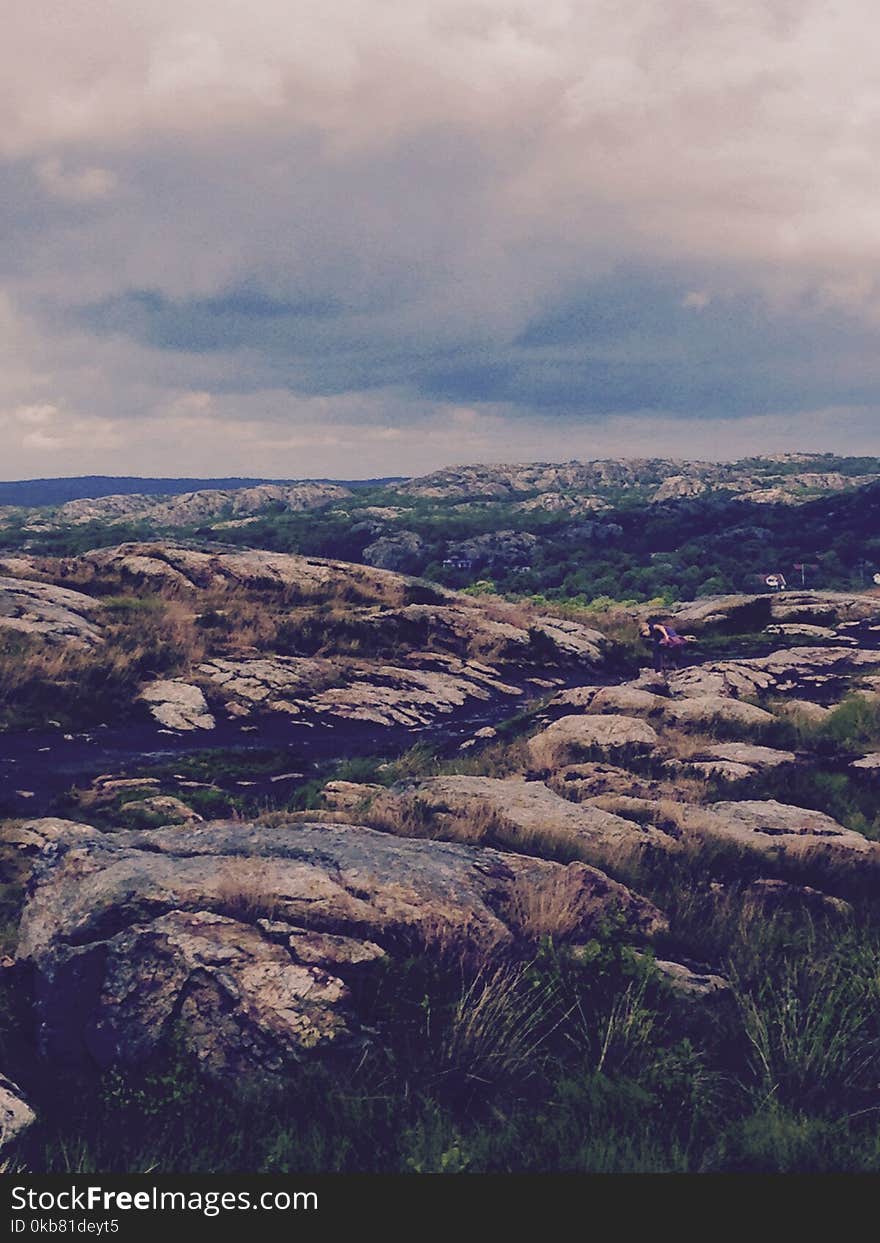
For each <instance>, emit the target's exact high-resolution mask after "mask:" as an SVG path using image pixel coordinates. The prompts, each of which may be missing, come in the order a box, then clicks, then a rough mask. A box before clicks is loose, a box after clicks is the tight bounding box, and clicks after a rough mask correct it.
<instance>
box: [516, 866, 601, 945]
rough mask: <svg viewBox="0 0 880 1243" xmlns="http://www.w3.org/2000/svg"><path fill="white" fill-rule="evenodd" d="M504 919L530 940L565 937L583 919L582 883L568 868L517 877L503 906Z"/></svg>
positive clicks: (561, 938)
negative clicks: (547, 873) (538, 875)
mask: <svg viewBox="0 0 880 1243" xmlns="http://www.w3.org/2000/svg"><path fill="white" fill-rule="evenodd" d="M506 916H507V919H508V922H509V923H510V924H511V925H512V926H513V927H515V928H516V929H517V931H519V932H521V933H522V935H523V936H525V937H527V938H528V939H529V940H532V941H540V940H541V939H542V938H543V937H550V938H551V939H552V940H553V941H565V940H567V939H569V938H570V937H571V936H572V935H573V934H574V933H575V932H577V930H578V929H579V928H580V926H581V922H582V919H583V884H582V881H581V878H580V876H578V875H577V873H576V872H575V871H572V870H570V869H569V868H564V869H561V870H559V871H555V872H554V873H553V874H552V875H550V876H544V877H540V878H539V879H535V880H533V879H531V878H530V877H528V876H518V877H517V878H516V880H515V882H514V884H513V887H512V889H511V893H510V899H509V903H508V906H507V909H506Z"/></svg>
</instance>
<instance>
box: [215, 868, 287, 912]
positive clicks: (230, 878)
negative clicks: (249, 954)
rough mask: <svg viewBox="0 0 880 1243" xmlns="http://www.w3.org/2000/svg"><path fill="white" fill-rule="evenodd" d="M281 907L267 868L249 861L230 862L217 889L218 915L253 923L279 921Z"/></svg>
mask: <svg viewBox="0 0 880 1243" xmlns="http://www.w3.org/2000/svg"><path fill="white" fill-rule="evenodd" d="M280 908H281V904H280V902H279V899H278V896H277V894H276V893H275V892H274V890H273V889H272V886H271V885H270V884H269V880H268V874H267V870H266V868H265V866H264V865H261V864H260V863H259V862H255V861H254V860H250V859H234V860H230V862H229V863H228V864H227V866H226V868H225V869H224V872H223V874H222V876H221V877H220V881H219V883H218V886H217V890H216V908H215V909H216V910H217V913H218V914H220V915H228V916H229V918H230V919H237V920H239V921H240V922H241V923H246V924H253V923H256V921H257V920H258V919H277V918H278V915H279V913H280Z"/></svg>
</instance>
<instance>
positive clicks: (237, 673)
mask: <svg viewBox="0 0 880 1243" xmlns="http://www.w3.org/2000/svg"><path fill="white" fill-rule="evenodd" d="M405 659H406V662H407V663H406V664H399V665H390V664H384V663H382V662H378V661H377V662H372V663H371V662H367V661H353V660H345V659H342V658H323V657H307V656H256V657H249V658H246V659H241V660H231V659H217V660H212V661H207V662H205V663H204V664H202V665H200V666H199V674H200V675H201V677H203V678H204V679H205V684H206V685H211V686H213V687H214V688H216V691H217V692H218V693H220V694H222V695H223V697H224V699H225V700H226V707H227V711H230V710H232V709H237V711H236V712H235V713H234V714H235V715H239V714H241V713H242V712H245V713H246V712H250V711H253V710H255V709H259V710H260V711H263V712H279V713H285V714H286V715H288V716H300V715H302V714H303V713H310V714H313V715H315V716H317V717H322V718H327V719H334V718H335V719H336V720H340V721H365V722H369V723H370V724H372V725H378V726H383V727H390V726H398V725H405V726H422V725H429V724H431V723H432V722H433V721H435V720H437V718H438V717H441V716H444V715H449V714H450V713H451V712H454V711H456V710H457V709H458V708H461V707H463V706H465V705H466V704H468V703H474V702H479V703H486V702H488V701H489V700H490V699H492V697H493V696H504V697H508V698H516V697H518V696H520V695H521V694H522V692H521V691H520V689H519V688H518V687H516V686H511V685H509V684H508V683H507V682H505V681H503V680H502V679H501V678H500V677H499V675H498V673H497V671H496V670H495V669H493V668H491V667H489V666H487V665H484V664H482V663H480V662H478V661H469V660H461V659H459V658H457V657H454V656H451V655H449V654H444V653H431V654H428V653H421V654H419V653H411V654H410V655H409V656H407V657H405Z"/></svg>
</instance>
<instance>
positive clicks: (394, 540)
mask: <svg viewBox="0 0 880 1243" xmlns="http://www.w3.org/2000/svg"><path fill="white" fill-rule="evenodd" d="M425 552H426V545H425V541H424V540H423V539H422V537H421V536H420V535H417V534H416V533H415V531H399V532H395V534H394V535H386V536H383V537H382V538H381V539H378V540H375V541H374V542H373V543H372V544H368V545H367V547H366V548H365V549H364V551H363V558H364V561H365V562H366V563H367V565H374V566H377V567H378V568H379V569H382V570H396V571H398V572H403V573H404V574H410V573H412V572H413V571H414V570H417V569H419V567H420V566H421V564H422V563H423V561H424V560H425Z"/></svg>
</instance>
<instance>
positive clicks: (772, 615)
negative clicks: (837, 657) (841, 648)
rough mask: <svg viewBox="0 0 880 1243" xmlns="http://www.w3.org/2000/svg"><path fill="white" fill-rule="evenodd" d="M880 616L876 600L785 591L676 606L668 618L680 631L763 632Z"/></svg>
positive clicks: (712, 598)
mask: <svg viewBox="0 0 880 1243" xmlns="http://www.w3.org/2000/svg"><path fill="white" fill-rule="evenodd" d="M878 612H880V601H878V598H877V597H876V596H870V595H861V594H857V593H853V592H844V591H785V592H774V593H772V594H770V593H760V594H755V595H726V596H705V597H702V598H701V599H699V600H692V601H690V602H688V603H687V604H678V605H674V606H673V607H672V608H671V609H670V610H669V615H670V616H671V617H674V618H675V621H676V625H677V627H679V628H682V627H686V628H690V629H694V630H701V629H704V628H711V627H713V626H723V625H727V626H733V625H735V624H736V623H737V622H739V623H740V624H741V625H742V627H743V628H746V627H749V628H751V629H763V627H764V626H765V625H767V624H769V623H783V624H794V623H800V624H807V625H821V626H823V627H825V628H828V627H835V626H837V625H841V624H845V623H847V622H854V621H865V620H868V619H870V618H872V617H876V616H877V614H878Z"/></svg>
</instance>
